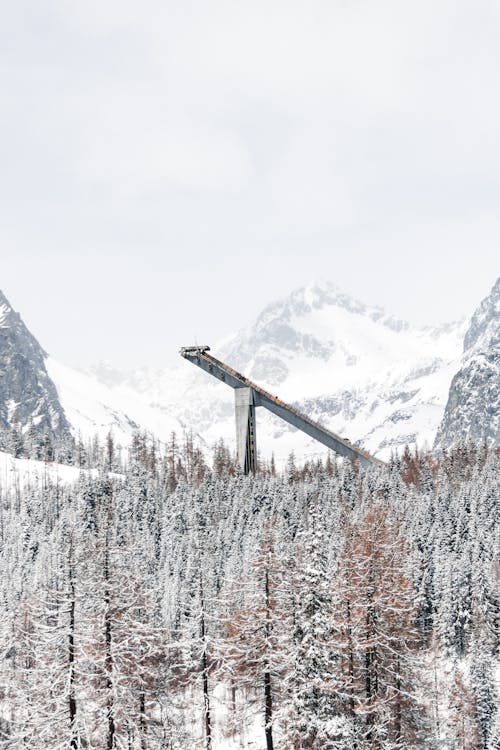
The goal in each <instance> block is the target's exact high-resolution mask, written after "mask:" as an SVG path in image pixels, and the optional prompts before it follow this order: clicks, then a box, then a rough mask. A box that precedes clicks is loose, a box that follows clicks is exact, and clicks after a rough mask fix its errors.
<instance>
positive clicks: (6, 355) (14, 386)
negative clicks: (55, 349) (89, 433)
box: [0, 292, 70, 442]
mask: <svg viewBox="0 0 500 750" xmlns="http://www.w3.org/2000/svg"><path fill="white" fill-rule="evenodd" d="M45 358H46V353H45V352H44V350H43V349H42V347H41V346H40V344H39V343H38V341H37V340H36V339H35V337H34V336H33V335H32V334H31V333H30V331H29V330H28V328H27V327H26V325H25V324H24V322H23V320H22V319H21V316H20V315H19V313H17V312H15V311H14V310H13V308H12V306H11V305H10V303H9V301H8V300H7V298H6V297H5V296H4V295H3V294H2V292H0V428H2V429H4V430H8V429H10V428H12V427H14V426H15V427H16V428H17V429H19V430H21V431H22V432H23V433H26V432H27V431H28V430H29V431H30V434H31V436H32V437H33V438H36V437H38V438H39V439H41V438H43V436H44V435H48V436H49V437H50V439H51V440H52V441H56V442H57V441H58V440H64V439H65V438H66V437H67V436H68V435H69V433H70V425H69V422H68V420H67V418H66V415H65V413H64V409H63V408H62V406H61V403H60V401H59V399H58V396H57V391H56V388H55V386H54V383H53V382H52V380H51V379H50V377H49V375H48V373H47V370H46V367H45Z"/></svg>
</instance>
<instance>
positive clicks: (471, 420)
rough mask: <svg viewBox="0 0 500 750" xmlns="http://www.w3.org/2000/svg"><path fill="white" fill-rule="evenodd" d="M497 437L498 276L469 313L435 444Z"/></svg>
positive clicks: (499, 401) (499, 358) (499, 371)
mask: <svg viewBox="0 0 500 750" xmlns="http://www.w3.org/2000/svg"><path fill="white" fill-rule="evenodd" d="M460 438H474V439H480V438H487V439H489V440H490V441H492V442H495V443H498V442H499V440H500V278H498V279H497V281H496V283H495V285H494V286H493V289H492V290H491V293H490V294H489V295H488V296H487V297H486V298H485V299H484V300H483V301H482V302H481V304H480V305H479V307H478V309H477V310H476V312H475V313H474V315H473V316H472V319H471V322H470V326H469V328H468V329H467V332H466V334H465V338H464V351H463V356H462V359H461V362H460V367H459V369H458V372H457V373H456V375H455V376H454V378H453V380H452V383H451V386H450V392H449V397H448V402H447V404H446V410H445V413H444V416H443V419H442V421H441V423H440V425H439V429H438V432H437V435H436V441H435V445H436V447H437V448H447V447H450V446H451V445H453V444H454V443H455V442H457V441H458V440H459V439H460Z"/></svg>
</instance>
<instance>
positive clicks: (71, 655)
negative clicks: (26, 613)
mask: <svg viewBox="0 0 500 750" xmlns="http://www.w3.org/2000/svg"><path fill="white" fill-rule="evenodd" d="M69 554H70V563H69V586H70V592H71V600H70V605H69V637H68V666H69V696H68V708H69V725H70V731H71V739H70V743H69V746H70V749H71V750H77V748H78V737H77V736H76V726H75V723H76V698H75V580H74V577H73V561H72V552H71V548H70V553H69Z"/></svg>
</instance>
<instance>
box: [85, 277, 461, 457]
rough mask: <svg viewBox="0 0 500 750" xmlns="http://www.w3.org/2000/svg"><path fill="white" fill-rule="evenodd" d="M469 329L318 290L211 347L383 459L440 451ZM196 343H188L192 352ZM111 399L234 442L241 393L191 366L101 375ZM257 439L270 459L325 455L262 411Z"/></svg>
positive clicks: (209, 438)
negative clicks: (414, 450) (401, 316)
mask: <svg viewBox="0 0 500 750" xmlns="http://www.w3.org/2000/svg"><path fill="white" fill-rule="evenodd" d="M464 328H465V324H464V323H452V324H449V325H445V326H441V327H437V328H415V327H412V326H410V325H409V324H408V323H406V322H405V321H401V320H398V319H397V318H395V317H393V316H389V315H386V314H385V313H384V312H383V311H382V310H381V309H379V308H374V307H368V306H366V305H363V304H362V303H360V302H358V301H356V300H353V299H352V298H350V297H348V296H347V295H345V294H343V293H342V292H341V291H340V290H338V289H337V288H336V287H335V286H333V285H331V284H311V285H308V286H306V287H303V288H301V289H298V290H295V291H294V292H292V294H291V295H289V296H288V297H286V298H285V299H283V300H279V301H277V302H275V303H273V304H271V305H269V306H268V307H267V308H266V309H265V310H264V311H263V312H262V313H261V315H260V316H259V317H258V319H257V320H256V321H255V323H254V324H253V325H251V326H250V327H248V328H247V329H245V330H243V331H240V332H238V333H237V334H234V335H233V336H231V337H230V338H228V339H226V340H225V341H224V342H223V343H222V344H221V345H220V346H219V347H217V346H214V347H213V353H214V355H215V356H216V357H219V358H220V359H222V360H224V361H226V362H228V363H229V364H231V365H232V366H234V367H236V368H237V369H238V370H240V371H241V372H243V373H244V374H245V375H247V376H248V377H250V378H251V379H253V380H255V381H256V382H257V383H258V384H259V385H262V386H263V387H264V388H266V389H267V390H269V391H271V392H272V393H276V394H277V395H279V396H280V397H281V398H283V399H284V400H285V401H289V402H291V403H294V404H295V405H297V406H298V407H299V408H300V409H302V410H303V411H304V412H306V413H307V414H309V415H310V416H312V417H313V418H315V419H317V420H319V421H322V422H323V423H324V424H325V425H326V426H328V427H330V428H331V429H333V430H334V431H335V432H337V433H339V434H341V435H343V436H345V437H347V438H348V439H349V440H352V441H353V442H358V443H360V444H361V445H362V446H363V447H365V448H367V449H368V450H370V451H372V452H374V453H376V454H377V455H379V456H382V457H387V456H388V455H389V454H390V451H391V449H392V448H394V447H401V446H403V445H404V444H405V443H407V442H409V443H413V442H418V443H419V444H422V443H424V442H426V443H428V444H429V445H431V444H432V442H433V439H434V435H435V432H436V428H437V425H438V424H439V422H440V420H441V418H442V415H443V411H444V406H445V403H446V398H447V394H448V388H449V384H450V381H451V379H452V377H453V374H454V373H455V372H456V369H457V367H458V362H459V358H460V351H461V347H462V340H463V333H464ZM189 343H191V342H186V344H189ZM93 372H94V376H95V377H96V378H100V379H102V380H105V382H106V385H107V387H109V388H110V389H112V390H113V391H116V390H119V389H120V388H123V387H124V386H126V387H128V388H130V389H132V390H133V391H135V392H138V393H139V394H140V395H141V397H142V398H144V399H146V400H147V401H148V403H149V404H150V405H151V407H152V408H158V406H159V405H161V406H162V408H164V409H166V410H168V412H169V413H170V414H175V415H176V416H177V418H178V420H179V422H180V423H181V424H182V425H184V426H187V427H193V428H194V429H195V430H196V431H197V432H199V433H201V434H202V435H203V436H204V438H205V440H206V442H207V444H210V443H213V442H215V441H216V440H217V439H218V438H219V437H221V436H222V437H224V438H225V439H226V440H228V441H229V443H230V444H231V445H232V444H233V439H234V437H233V436H234V416H233V414H234V412H233V409H234V407H233V393H232V391H231V390H230V389H229V388H227V386H225V385H224V384H222V383H218V382H216V381H215V380H212V379H211V378H210V377H209V376H208V375H206V374H205V373H202V372H200V371H198V370H197V369H196V368H194V367H192V365H190V364H189V363H187V362H182V363H179V365H178V366H177V367H174V368H171V369H169V370H163V371H158V370H148V369H147V368H144V369H141V370H137V371H135V372H134V373H131V374H128V375H125V374H123V373H117V372H116V371H112V370H109V369H108V368H102V367H100V368H95V369H94V371H93ZM257 440H258V445H259V447H260V449H261V451H262V453H263V454H264V455H267V456H270V455H271V453H272V452H274V453H275V456H276V457H277V459H278V460H284V459H285V457H286V456H287V455H288V453H289V452H290V450H292V449H295V450H296V451H298V452H300V454H301V455H308V456H316V455H324V449H323V448H322V446H319V445H318V444H317V443H314V442H313V441H311V440H310V439H309V438H307V437H306V436H304V435H302V434H301V433H298V432H297V431H294V430H293V428H291V427H289V426H288V425H286V424H285V423H283V422H282V421H281V420H279V419H277V418H276V417H273V416H272V415H271V414H269V413H268V412H266V411H265V410H263V409H261V410H259V411H258V417H257Z"/></svg>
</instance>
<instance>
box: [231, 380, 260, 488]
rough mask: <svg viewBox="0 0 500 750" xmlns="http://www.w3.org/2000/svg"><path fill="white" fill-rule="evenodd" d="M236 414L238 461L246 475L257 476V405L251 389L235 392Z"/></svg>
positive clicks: (239, 389)
mask: <svg viewBox="0 0 500 750" xmlns="http://www.w3.org/2000/svg"><path fill="white" fill-rule="evenodd" d="M234 406H235V412H236V461H237V464H238V466H239V467H240V469H241V471H242V472H243V473H244V474H250V472H251V473H252V474H255V471H256V469H257V445H256V440H255V405H254V399H253V391H252V389H251V388H236V389H235V391H234Z"/></svg>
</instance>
